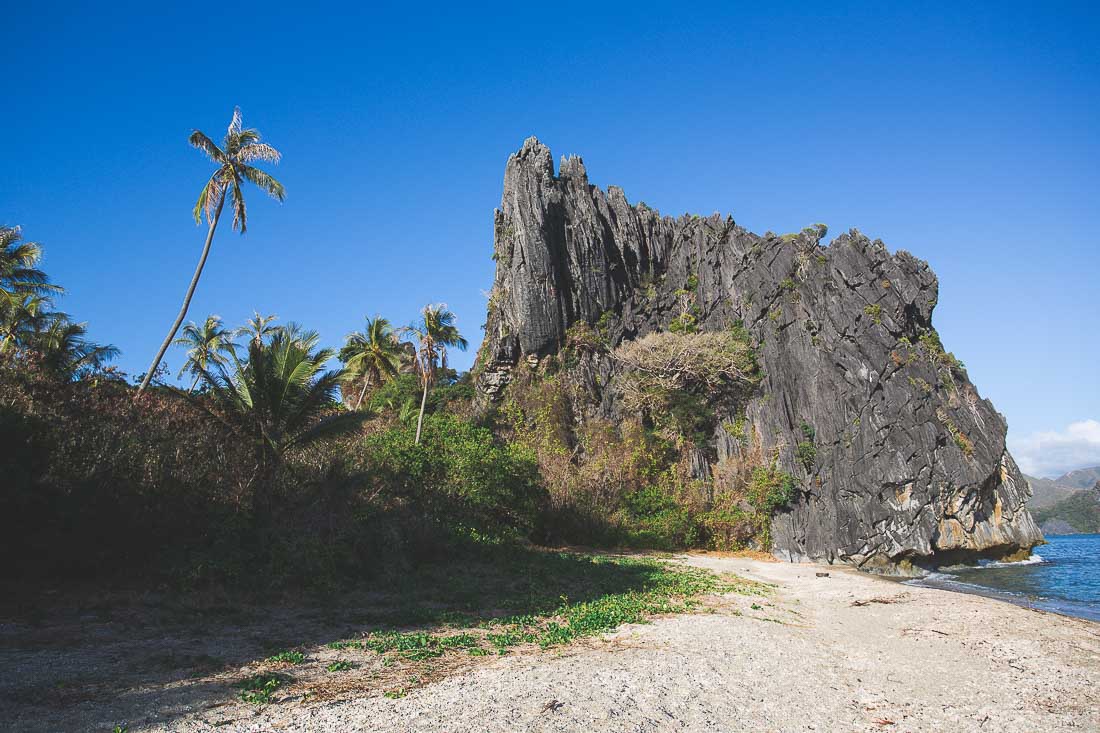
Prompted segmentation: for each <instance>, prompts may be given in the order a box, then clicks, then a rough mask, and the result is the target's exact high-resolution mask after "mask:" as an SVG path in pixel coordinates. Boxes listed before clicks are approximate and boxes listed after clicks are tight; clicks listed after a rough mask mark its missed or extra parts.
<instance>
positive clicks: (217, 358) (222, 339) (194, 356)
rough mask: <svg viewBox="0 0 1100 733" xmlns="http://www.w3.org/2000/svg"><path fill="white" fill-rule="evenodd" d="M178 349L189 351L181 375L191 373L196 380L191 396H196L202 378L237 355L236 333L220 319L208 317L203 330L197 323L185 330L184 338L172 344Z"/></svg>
mask: <svg viewBox="0 0 1100 733" xmlns="http://www.w3.org/2000/svg"><path fill="white" fill-rule="evenodd" d="M172 343H173V344H175V345H176V346H183V347H186V348H187V360H186V361H185V362H184V364H183V368H182V369H180V372H179V375H180V376H181V377H182V376H183V375H184V374H186V373H188V372H190V373H191V375H192V376H193V377H194V378H195V381H193V382H192V383H191V389H189V390H188V391H189V392H194V391H195V387H196V386H198V383H199V380H200V379H201V378H202V375H203V371H204V370H207V369H210V368H211V367H213V366H215V365H225V364H228V363H229V362H228V359H227V358H226V357H230V356H233V355H235V354H236V353H237V344H235V343H233V332H232V331H230V330H229V329H227V328H225V326H224V325H223V324H222V319H221V317H220V316H213V315H212V316H207V317H206V320H205V321H203V324H202V325H201V326H199V325H196V324H195V323H194V322H193V321H192V322H189V323H188V324H187V325H185V326H184V327H183V332H182V335H181V336H180V337H179V338H177V339H176V340H175V341H173V342H172Z"/></svg>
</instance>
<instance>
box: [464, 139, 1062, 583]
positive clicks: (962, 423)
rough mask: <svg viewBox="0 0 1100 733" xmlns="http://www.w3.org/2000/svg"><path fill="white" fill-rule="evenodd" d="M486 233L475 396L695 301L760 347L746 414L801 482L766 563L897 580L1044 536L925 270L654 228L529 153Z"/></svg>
mask: <svg viewBox="0 0 1100 733" xmlns="http://www.w3.org/2000/svg"><path fill="white" fill-rule="evenodd" d="M495 231H496V238H495V257H496V259H497V272H496V279H495V282H494V286H493V291H492V300H491V303H490V308H489V317H488V321H487V324H486V343H485V344H484V345H483V354H484V355H483V357H482V361H481V362H480V364H479V374H478V387H479V391H480V393H481V396H482V399H483V400H486V401H492V400H493V399H495V398H496V396H497V395H498V394H499V392H500V390H501V389H502V388H503V387H504V386H505V385H507V383H508V381H509V378H510V374H511V372H512V370H513V369H520V368H527V367H526V366H525V365H526V364H528V363H537V361H538V360H539V359H541V358H543V357H545V356H547V355H549V354H553V353H556V352H558V350H559V349H560V348H561V347H562V345H563V343H564V340H565V337H566V330H567V329H568V328H569V327H570V326H571V325H573V324H575V323H577V322H579V321H586V322H587V323H589V324H593V325H596V324H598V325H599V326H600V330H601V331H602V332H603V333H605V334H606V336H607V338H608V340H609V341H610V343H611V345H615V344H618V343H621V342H622V341H623V340H626V339H634V338H637V337H640V336H644V335H645V334H647V333H650V332H652V331H655V330H664V329H667V327H668V325H669V323H670V322H671V321H672V319H673V318H676V317H677V316H678V315H679V314H681V313H682V312H683V307H684V305H683V295H684V291H685V290H691V292H692V293H693V296H692V298H693V300H694V308H695V309H696V311H695V312H696V316H697V318H698V327H699V328H700V329H702V330H719V329H726V328H729V327H730V324H731V323H734V322H736V321H738V320H740V321H743V322H744V325H745V326H746V327H747V328H748V330H749V332H750V333H751V335H752V337H753V338H754V339H755V341H756V342H757V344H758V350H757V353H758V360H759V363H760V366H761V367H762V369H763V373H764V375H765V376H764V379H763V381H762V383H761V384H760V386H759V388H758V389H757V391H756V393H755V394H754V396H753V397H752V398H751V399H750V400H749V401H748V403H747V404H746V405H743V406H742V407H741V408H739V409H741V410H743V414H744V416H745V419H746V423H747V424H748V425H749V426H751V433H752V435H753V436H754V438H753V439H754V441H755V442H756V443H757V445H758V446H759V447H762V448H763V449H764V450H765V451H766V452H769V453H770V452H771V451H774V450H776V449H778V451H779V455H780V465H781V466H782V467H783V469H784V470H785V471H787V472H788V473H790V474H792V475H794V476H795V477H797V478H798V480H799V482H800V487H801V492H800V494H799V497H798V499H797V501H796V503H795V504H794V505H793V506H792V507H791V508H790V509H789V510H788V511H784V512H782V513H780V514H778V515H776V516H775V518H774V520H773V524H772V532H771V537H772V542H773V547H772V548H771V549H772V551H773V552H774V553H775V554H777V555H778V556H781V557H783V558H787V559H790V560H799V559H803V558H813V559H824V560H830V561H833V560H835V561H842V562H847V563H852V564H855V565H859V566H862V567H865V568H877V567H882V568H890V569H897V568H899V567H900V568H905V567H907V566H908V564H909V563H918V564H934V563H937V562H941V561H948V560H950V561H957V560H958V559H959V557H961V556H966V555H968V554H976V553H981V554H987V555H998V556H1005V555H1010V554H1013V553H1019V552H1025V551H1026V550H1027V549H1029V548H1030V547H1032V546H1033V545H1035V544H1036V543H1038V542H1040V541H1041V540H1042V535H1041V534H1040V532H1039V529H1038V527H1037V526H1036V525H1035V523H1034V522H1033V520H1032V518H1031V516H1030V515H1029V513H1028V511H1027V509H1026V507H1025V503H1026V501H1027V499H1028V497H1029V496H1030V490H1029V488H1028V485H1027V482H1026V481H1025V480H1024V479H1023V478H1022V476H1021V474H1020V471H1019V469H1018V468H1017V467H1016V464H1015V462H1014V461H1013V459H1012V457H1011V456H1010V455H1009V453H1008V451H1007V449H1006V447H1005V430H1006V426H1005V421H1004V418H1003V417H1002V416H1001V415H1000V414H999V413H997V411H996V410H995V409H994V407H993V405H992V404H991V403H990V402H989V401H988V400H984V399H982V398H981V397H980V396H979V395H978V392H977V390H976V389H975V388H974V386H973V385H972V384H971V383H970V381H969V379H968V378H967V376H966V373H965V370H963V369H962V367H961V366H957V365H955V364H954V363H953V359H950V357H946V358H945V356H944V355H943V353H942V352H938V351H937V349H936V348H934V347H932V346H930V345H929V344H930V343H932V342H933V341H934V343H935V344H938V337H936V336H935V332H934V330H933V329H932V310H933V308H934V307H935V305H936V300H937V280H936V276H935V275H934V274H933V272H932V271H931V270H930V269H929V267H928V265H927V264H926V263H925V262H923V261H921V260H919V259H917V258H915V257H913V256H912V255H910V254H909V253H907V252H901V251H899V252H897V253H896V254H893V255H892V254H890V253H889V252H888V251H887V249H886V247H885V245H884V244H883V243H882V242H881V241H878V240H874V241H872V240H870V239H868V238H867V237H865V236H864V235H862V234H861V233H860V232H858V231H856V230H852V231H851V232H848V233H847V234H842V235H841V236H839V237H837V238H836V239H835V240H834V241H833V242H832V243H831V244H830V245H829V246H827V247H824V246H822V245H821V239H822V238H823V236H824V235H825V228H824V226H821V225H816V226H814V227H810V228H807V229H805V230H803V231H802V232H800V233H798V234H794V235H785V236H782V237H780V236H777V235H774V234H771V233H768V234H765V235H763V236H760V235H756V234H753V233H751V232H748V231H746V230H745V229H743V228H741V227H739V226H737V224H736V223H735V222H734V221H733V219H732V218H729V217H726V218H723V217H720V216H719V215H717V214H715V215H713V216H709V217H698V216H683V217H679V218H671V217H667V216H666V217H662V216H661V215H660V214H659V213H658V212H657V211H655V210H653V209H650V208H648V207H647V206H645V205H644V204H638V205H637V206H632V205H631V204H629V203H628V202H627V199H626V196H625V195H624V193H623V191H622V190H621V189H619V188H617V187H614V186H612V187H610V188H608V190H607V191H606V192H605V191H603V190H601V189H599V188H596V187H595V186H592V185H590V184H589V182H588V177H587V174H586V171H585V167H584V164H583V162H582V161H581V159H580V158H575V157H574V158H569V159H563V160H562V162H561V164H560V168H559V170H558V172H557V174H556V175H555V171H554V163H553V159H552V157H551V154H550V150H549V149H548V148H547V147H546V146H544V145H542V144H541V143H539V142H538V140H536V139H535V138H529V139H528V140H527V141H525V142H524V144H523V147H522V149H520V150H519V151H518V152H517V153H515V154H513V155H512V156H511V157H510V158H509V160H508V164H507V167H506V169H505V175H504V194H503V196H502V199H501V206H500V209H498V210H497V211H496V213H495ZM696 283H697V284H696ZM693 286H694V287H693ZM922 336H923V337H925V342H924V343H925V346H921V343H922V342H921V338H922ZM930 337H931V338H932V339H933V341H930V340H929V339H930ZM598 369H599V370H600V371H601V372H602V373H603V377H604V378H602V379H594V380H592V381H593V392H594V395H595V396H596V397H597V399H596V402H597V403H598V404H599V409H600V410H601V411H602V412H604V413H610V414H611V415H614V414H615V410H616V405H615V395H614V394H613V393H611V392H610V391H609V390H607V389H604V388H601V387H600V385H606V384H608V379H607V378H606V377H607V376H608V373H609V372H612V371H613V370H614V364H613V363H610V361H607V362H605V363H603V364H601V365H599V367H598ZM734 417H735V416H734V415H730V414H725V415H719V416H718V418H719V419H718V420H717V423H718V425H719V427H718V428H717V429H716V432H715V435H714V438H713V443H712V445H711V446H710V450H709V452H706V451H705V452H704V453H705V455H704V456H703V458H702V462H703V463H704V464H707V463H709V462H712V461H716V462H719V463H720V462H722V461H724V460H729V459H730V458H731V457H736V456H738V455H739V454H740V452H741V451H743V450H746V447H745V442H746V441H744V440H738V439H735V438H734V437H733V436H731V435H729V434H727V432H726V429H727V428H723V427H721V426H722V424H723V423H726V424H727V425H728V424H729V421H730V420H732V419H733V418H734ZM803 423H805V424H808V425H810V426H812V427H813V429H814V431H815V433H816V435H815V437H814V445H815V449H816V458H815V460H814V462H813V466H812V467H811V468H809V469H807V468H806V466H805V465H804V462H800V461H799V460H798V459H797V458H796V456H795V447H796V446H797V445H798V443H799V442H801V441H803V440H805V437H804V436H803V435H802V425H803ZM705 470H709V467H708V466H707V465H703V466H701V467H700V472H702V471H705Z"/></svg>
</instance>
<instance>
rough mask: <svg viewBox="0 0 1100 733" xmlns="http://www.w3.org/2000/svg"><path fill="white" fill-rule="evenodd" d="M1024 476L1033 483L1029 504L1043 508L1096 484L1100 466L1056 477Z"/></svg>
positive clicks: (1032, 506) (1099, 476)
mask: <svg viewBox="0 0 1100 733" xmlns="http://www.w3.org/2000/svg"><path fill="white" fill-rule="evenodd" d="M1024 478H1025V479H1027V482H1028V483H1029V484H1031V493H1032V496H1031V501H1029V502H1028V506H1029V507H1030V508H1031V509H1033V510H1034V509H1041V508H1043V507H1048V506H1052V505H1054V504H1056V503H1058V502H1060V501H1062V500H1063V499H1068V498H1069V497H1070V496H1072V495H1073V494H1075V493H1077V492H1078V491H1080V490H1081V489H1087V488H1089V487H1091V486H1094V485H1095V484H1096V482H1097V481H1100V466H1093V467H1092V468H1079V469H1077V470H1076V471H1070V472H1069V473H1066V474H1063V475H1061V476H1059V477H1058V478H1054V479H1050V478H1036V477H1035V476H1028V475H1027V474H1025V475H1024Z"/></svg>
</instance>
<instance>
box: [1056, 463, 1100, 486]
mask: <svg viewBox="0 0 1100 733" xmlns="http://www.w3.org/2000/svg"><path fill="white" fill-rule="evenodd" d="M1054 480H1055V481H1056V482H1057V483H1059V484H1062V485H1063V486H1072V487H1074V488H1075V489H1089V488H1092V487H1093V486H1095V485H1096V482H1097V481H1100V466H1093V467H1092V468H1079V469H1077V470H1076V471H1070V472H1069V473H1067V474H1064V475H1063V476H1061V477H1060V478H1056V479H1054Z"/></svg>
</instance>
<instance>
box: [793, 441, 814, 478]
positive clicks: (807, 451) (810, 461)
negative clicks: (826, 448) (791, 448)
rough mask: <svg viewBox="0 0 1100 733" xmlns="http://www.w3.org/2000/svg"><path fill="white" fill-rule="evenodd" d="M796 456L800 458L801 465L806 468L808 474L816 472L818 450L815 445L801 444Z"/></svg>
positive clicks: (804, 442)
mask: <svg viewBox="0 0 1100 733" xmlns="http://www.w3.org/2000/svg"><path fill="white" fill-rule="evenodd" d="M795 455H796V456H797V457H798V461H799V463H801V464H802V465H803V467H805V469H806V472H807V473H809V472H810V471H813V470H814V461H816V460H817V448H815V447H814V444H813V443H810V442H809V441H803V442H801V443H799V444H798V448H797V449H796V450H795Z"/></svg>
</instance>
